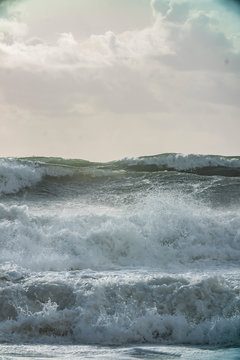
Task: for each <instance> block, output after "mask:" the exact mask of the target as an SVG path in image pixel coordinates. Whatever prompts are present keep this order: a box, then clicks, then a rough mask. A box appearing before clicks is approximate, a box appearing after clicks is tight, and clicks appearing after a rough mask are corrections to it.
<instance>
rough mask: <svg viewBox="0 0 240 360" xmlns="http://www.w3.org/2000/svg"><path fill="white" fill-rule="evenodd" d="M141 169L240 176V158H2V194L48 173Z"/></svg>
mask: <svg viewBox="0 0 240 360" xmlns="http://www.w3.org/2000/svg"><path fill="white" fill-rule="evenodd" d="M122 171H124V172H125V173H127V172H131V174H132V173H133V172H139V171H145V172H146V171H147V172H152V171H154V172H155V171H178V172H189V173H194V174H199V175H209V176H212V175H221V176H240V158H239V157H226V156H215V155H194V154H192V155H183V154H161V155H155V156H145V157H138V158H125V159H122V160H118V161H112V162H108V163H95V162H90V161H86V160H81V159H62V158H44V157H31V158H22V159H17V158H2V159H0V195H1V194H14V193H17V192H19V191H21V190H22V189H24V188H31V187H34V186H36V185H37V184H38V183H40V182H41V181H42V180H43V179H45V178H46V177H54V178H59V179H61V178H63V177H66V176H68V177H77V176H78V177H81V176H85V177H86V178H87V177H90V178H91V177H106V176H113V175H116V174H117V173H121V172H122Z"/></svg>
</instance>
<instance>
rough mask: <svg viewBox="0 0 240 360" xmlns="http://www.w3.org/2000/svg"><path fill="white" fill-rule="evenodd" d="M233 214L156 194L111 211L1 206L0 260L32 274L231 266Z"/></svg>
mask: <svg viewBox="0 0 240 360" xmlns="http://www.w3.org/2000/svg"><path fill="white" fill-rule="evenodd" d="M239 228H240V216H239V212H238V210H237V209H236V210H232V211H230V210H229V211H227V212H225V211H224V210H217V209H212V208H209V207H207V206H205V205H203V204H201V203H198V202H197V201H194V200H192V199H191V198H190V197H188V196H182V197H181V198H179V197H178V194H174V193H171V194H170V193H167V192H164V193H162V192H160V193H158V192H156V193H153V194H150V195H148V196H146V197H145V198H144V199H140V200H138V201H136V203H134V204H132V205H122V206H120V207H118V208H112V207H106V208H104V207H95V206H94V205H92V206H86V205H84V207H83V208H82V207H81V206H78V207H77V208H75V209H74V208H73V207H72V204H69V205H67V204H64V205H61V203H59V204H58V205H57V206H56V205H55V204H54V207H52V208H51V207H50V208H49V210H47V209H45V210H44V211H43V212H42V213H41V212H39V211H37V212H36V211H33V210H30V209H29V208H28V207H27V206H16V205H13V206H6V205H3V204H1V205H0V232H1V238H0V246H1V253H0V261H1V262H2V263H4V262H7V261H10V262H13V263H16V264H18V265H19V266H23V267H24V266H25V267H26V268H29V269H32V270H33V271H36V270H68V269H84V268H95V269H101V268H102V269H103V268H109V267H113V268H114V267H118V266H120V267H132V266H134V267H138V266H140V267H141V266H142V267H144V266H145V267H150V268H152V267H156V268H160V269H175V270H176V269H179V268H181V267H182V268H184V267H187V268H190V267H196V266H197V267H200V268H201V267H204V266H206V265H208V266H213V265H219V266H224V264H227V265H229V264H236V263H238V261H239V256H240V232H239Z"/></svg>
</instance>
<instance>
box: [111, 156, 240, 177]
mask: <svg viewBox="0 0 240 360" xmlns="http://www.w3.org/2000/svg"><path fill="white" fill-rule="evenodd" d="M117 163H118V164H121V165H123V166H126V167H128V168H132V169H135V170H137V169H138V170H139V171H144V170H145V171H157V170H163V171H164V170H168V171H170V170H175V171H180V172H181V171H183V172H192V173H196V174H200V175H201V174H202V175H223V176H240V157H238V156H237V157H230V156H218V155H197V154H190V155H184V154H175V153H170V154H160V155H155V156H141V157H138V158H125V159H123V160H120V161H119V162H117Z"/></svg>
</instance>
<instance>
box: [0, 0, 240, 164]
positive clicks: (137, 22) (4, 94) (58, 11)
mask: <svg viewBox="0 0 240 360" xmlns="http://www.w3.org/2000/svg"><path fill="white" fill-rule="evenodd" d="M239 134H240V5H239V1H234V0H226V1H224V0H188V1H185V0H152V1H151V0H22V1H20V0H19V1H17V0H15V1H14V0H12V1H10V0H9V1H7V0H5V1H1V0H0V156H32V155H44V156H61V157H65V158H69V157H71V158H84V159H89V160H99V161H106V160H111V159H119V158H122V157H125V156H138V155H150V154H157V153H163V152H181V153H202V154H206V153H210V154H223V155H240V136H239Z"/></svg>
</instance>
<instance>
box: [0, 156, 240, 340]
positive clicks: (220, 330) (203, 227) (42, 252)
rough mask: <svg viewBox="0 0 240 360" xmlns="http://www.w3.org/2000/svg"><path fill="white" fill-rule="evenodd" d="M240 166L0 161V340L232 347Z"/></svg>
mask: <svg viewBox="0 0 240 360" xmlns="http://www.w3.org/2000/svg"><path fill="white" fill-rule="evenodd" d="M238 162H239V158H238V157H235V158H226V157H220V156H219V157H217V156H204V155H201V156H200V155H199V156H197V155H188V156H183V155H178V154H163V155H158V156H153V157H141V158H138V159H123V160H120V161H115V162H110V163H104V164H102V163H91V162H87V161H84V160H66V159H65V160H64V159H61V158H28V159H1V160H0V197H1V201H0V246H1V252H0V341H1V342H12V343H18V344H19V343H36V342H39V343H51V344H52V343H58V344H64V343H68V344H69V343H71V344H75V343H77V344H117V345H120V344H127V343H154V344H191V345H196V344H198V345H220V346H226V345H234V346H240V338H239V332H240V295H239V294H240V286H239V284H240V282H239V280H240V275H239V265H240V263H239V259H240V230H239V229H240V212H239V209H240V208H239V203H240V202H239V201H240V178H239V176H238V175H237V171H239V165H238ZM196 169H197V170H196ZM199 169H201V172H200V170H199ZM206 169H208V170H207V171H206ZM214 169H215V170H214ZM217 169H218V170H217ZM219 169H221V170H219ZM226 169H227V170H226ZM203 170H204V171H203ZM227 171H228V172H227ZM229 171H230V172H229ZM234 171H235V172H234ZM223 173H224V174H225V175H223Z"/></svg>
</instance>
